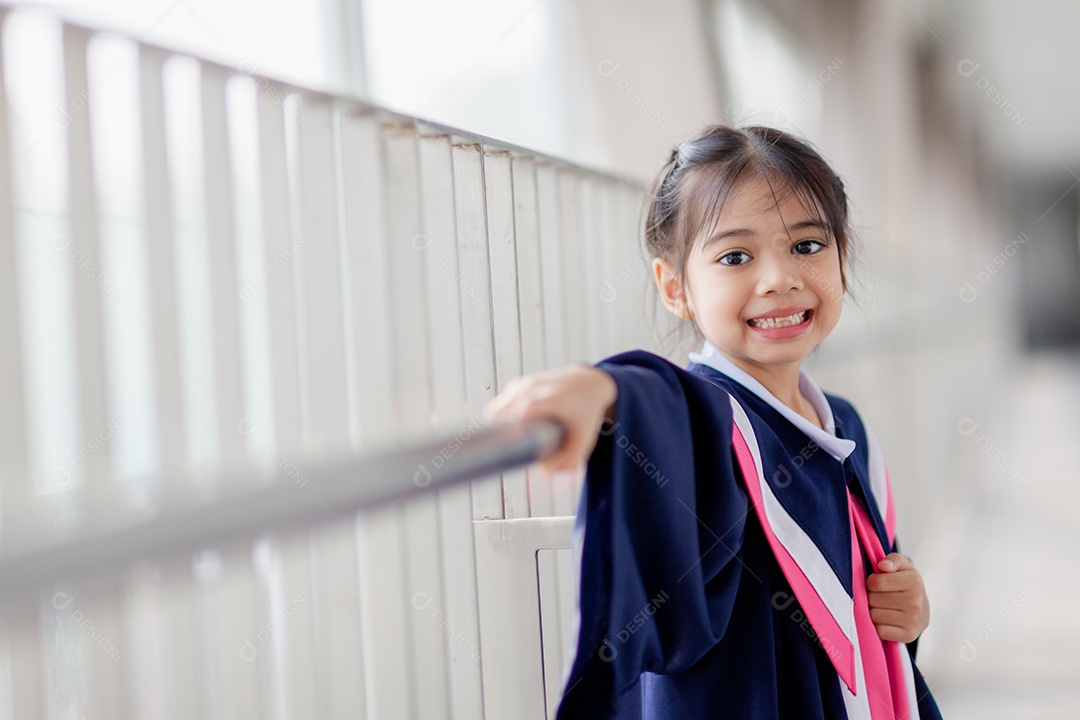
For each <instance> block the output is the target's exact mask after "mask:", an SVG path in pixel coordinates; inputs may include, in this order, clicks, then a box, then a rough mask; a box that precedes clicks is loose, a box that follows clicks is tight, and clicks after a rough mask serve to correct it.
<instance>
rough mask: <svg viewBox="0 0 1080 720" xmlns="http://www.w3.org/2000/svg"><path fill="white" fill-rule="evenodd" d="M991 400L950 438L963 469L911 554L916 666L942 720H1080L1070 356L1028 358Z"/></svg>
mask: <svg viewBox="0 0 1080 720" xmlns="http://www.w3.org/2000/svg"><path fill="white" fill-rule="evenodd" d="M990 392H993V393H1000V397H999V398H997V399H995V401H994V402H993V405H994V406H995V407H997V408H998V409H999V410H1000V413H999V416H998V417H995V418H993V420H992V422H989V421H988V422H985V423H982V424H980V426H979V427H977V428H974V429H973V430H972V431H971V432H970V433H969V434H966V435H965V434H963V433H961V432H958V434H957V437H958V442H960V443H970V448H969V449H970V450H971V451H972V452H970V453H965V457H969V460H968V461H967V462H968V464H969V465H970V467H969V468H968V471H966V472H962V473H961V476H962V477H958V478H957V479H956V482H955V483H953V485H952V486H951V487H950V488H948V489H947V490H946V491H944V492H943V497H942V499H941V501H940V502H939V503H937V504H936V506H935V507H934V508H931V509H929V511H930V512H931V513H932V517H931V519H932V520H933V522H932V523H931V524H930V526H931V527H932V528H934V530H933V532H932V534H931V535H930V536H929V537H927V538H925V539H924V542H923V543H922V544H921V545H920V546H919V547H918V548H917V549H913V552H912V554H913V556H914V557H915V560H916V565H917V566H918V567H919V568H920V570H921V571H922V572H923V575H924V578H925V579H926V582H927V587H928V591H929V594H930V598H931V625H930V628H929V629H928V630H927V632H926V633H924V636H923V638H922V641H921V644H920V647H919V655H918V662H919V665H920V667H921V669H922V671H923V673H924V674H925V675H926V677H927V680H928V682H929V683H930V685H931V688H932V690H933V692H934V694H935V697H937V699H938V703H939V705H940V706H941V710H942V714H943V715H944V717H945V718H947V720H968V719H969V718H970V719H972V720H974V719H975V718H979V719H982V718H1002V719H1005V718H1024V719H1025V720H1027V719H1029V718H1038V719H1043V718H1045V719H1056V718H1080V355H1077V354H1068V353H1051V354H1041V355H1036V356H1033V357H1032V358H1031V359H1030V360H1029V361H1028V362H1027V363H1026V365H1025V366H1022V367H1021V368H1019V372H1017V373H1016V374H1015V378H1014V382H1012V383H1010V386H1009V387H1002V388H992V389H990ZM966 429H968V430H971V428H966Z"/></svg>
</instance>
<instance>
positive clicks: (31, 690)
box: [0, 8, 47, 720]
mask: <svg viewBox="0 0 1080 720" xmlns="http://www.w3.org/2000/svg"><path fill="white" fill-rule="evenodd" d="M6 20H7V11H6V10H5V9H3V8H0V62H2V61H3V60H4V56H5V51H6V44H5V42H4V39H5V38H4V31H5V29H6V25H5V22H6ZM8 108H9V105H8V94H7V85H6V82H5V78H4V74H3V73H0V337H3V338H6V341H5V342H4V343H0V396H2V397H4V398H7V401H6V402H4V403H3V405H2V406H0V466H2V472H3V478H4V484H3V503H2V504H0V532H3V533H4V534H5V535H6V534H7V533H8V532H10V531H11V529H12V528H13V527H14V526H15V525H16V524H17V523H19V522H20V521H22V520H24V519H25V518H24V515H25V514H26V513H27V512H28V511H29V510H30V504H31V503H32V502H33V497H32V482H33V481H32V479H31V475H30V472H29V470H30V453H29V438H28V437H27V432H26V428H27V425H28V418H27V413H26V396H25V394H24V392H23V386H24V383H25V382H26V380H25V376H24V374H23V358H22V347H23V334H22V322H21V318H20V305H21V298H20V292H19V290H20V283H19V273H18V272H17V268H18V266H19V257H18V250H17V247H16V237H15V220H14V215H13V211H12V202H11V195H12V182H13V178H12V170H13V167H12V155H11V133H10V123H9V115H8ZM4 552H5V554H6V553H7V551H6V550H5V551H4ZM40 604H41V603H40V601H37V600H35V601H33V602H31V603H29V604H28V605H27V606H26V607H24V608H22V609H21V610H19V611H18V612H16V613H12V614H9V615H6V616H5V617H4V618H3V619H2V624H0V718H4V720H13V719H14V718H23V717H44V715H45V707H44V701H45V694H46V692H47V688H46V680H45V661H44V657H43V653H42V650H43V647H44V646H43V643H42V634H41V629H40V619H39V605H40Z"/></svg>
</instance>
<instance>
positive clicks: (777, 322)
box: [746, 308, 814, 340]
mask: <svg viewBox="0 0 1080 720" xmlns="http://www.w3.org/2000/svg"><path fill="white" fill-rule="evenodd" d="M813 319H814V311H813V310H811V309H809V308H806V309H798V308H780V309H778V310H774V311H772V312H770V313H767V314H765V315H762V316H760V317H756V318H751V319H749V320H747V321H746V323H747V325H749V326H750V327H751V328H753V329H754V330H756V331H757V332H758V334H759V335H761V336H762V337H764V338H767V339H769V340H786V339H788V338H793V337H798V336H800V335H802V334H803V333H804V332H807V331H808V330H809V329H810V323H811V322H813Z"/></svg>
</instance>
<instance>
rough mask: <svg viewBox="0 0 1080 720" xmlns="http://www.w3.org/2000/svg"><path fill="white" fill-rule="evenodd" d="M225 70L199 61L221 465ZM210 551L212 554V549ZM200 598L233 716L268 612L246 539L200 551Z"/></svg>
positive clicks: (233, 379)
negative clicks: (252, 644) (244, 652)
mask: <svg viewBox="0 0 1080 720" xmlns="http://www.w3.org/2000/svg"><path fill="white" fill-rule="evenodd" d="M230 75H231V72H230V71H228V70H227V69H225V68H222V67H221V66H219V65H216V64H213V63H208V62H204V63H202V64H201V66H200V80H201V83H200V87H201V94H200V99H201V110H202V146H203V162H202V167H203V177H202V184H203V188H204V189H205V194H204V204H205V210H206V239H207V259H208V263H209V267H208V268H207V276H208V278H209V281H210V297H211V303H212V304H211V307H212V309H213V319H212V328H213V329H212V332H211V343H212V346H213V350H212V353H213V354H212V357H213V373H214V382H213V387H214V419H215V421H216V439H217V449H218V457H217V463H216V466H217V467H218V468H221V469H222V470H224V471H225V472H226V473H234V472H237V471H239V470H240V469H242V468H243V467H244V466H245V465H246V464H248V463H249V462H250V461H249V460H248V451H247V444H246V441H245V437H244V435H243V433H242V432H241V430H240V427H239V424H240V422H241V420H242V419H243V418H244V396H243V392H244V376H243V355H242V352H241V337H242V332H241V326H240V308H239V302H240V287H239V282H238V277H239V272H238V260H237V256H238V246H237V241H236V237H237V233H236V229H237V220H236V204H235V201H234V196H233V170H232V162H231V158H232V155H231V152H230V142H229V128H228V113H227V108H226V92H225V85H226V83H227V82H228V80H229V77H230ZM215 555H216V556H215ZM204 562H205V565H206V566H207V567H209V568H212V569H211V570H207V571H206V572H205V574H204V585H203V589H204V595H203V600H204V606H205V607H206V608H207V611H208V613H209V614H208V616H207V621H208V623H209V625H208V630H209V636H210V638H211V644H210V646H209V648H208V653H207V662H208V668H207V669H208V671H209V676H210V678H212V679H211V680H210V683H211V684H210V687H209V690H210V697H211V698H212V701H211V703H209V706H208V708H207V710H208V712H209V713H210V714H211V715H212V716H217V717H236V716H237V714H240V713H243V712H244V710H245V708H250V707H251V705H252V704H253V703H257V702H258V700H259V697H260V695H259V666H258V664H257V663H252V662H243V661H242V660H241V658H240V657H239V655H238V653H239V648H241V647H242V646H243V645H244V643H245V642H246V641H250V638H252V637H256V636H257V635H258V632H259V629H260V625H261V624H262V623H261V622H260V621H262V619H263V618H264V617H265V616H266V615H267V614H268V613H267V611H266V607H265V605H266V600H265V598H264V597H263V596H262V595H261V593H259V589H258V581H257V579H256V577H255V569H254V567H253V565H252V559H251V548H250V546H241V547H230V548H227V549H224V550H223V551H222V552H221V553H220V555H217V554H213V553H210V554H207V556H206V557H205V558H204Z"/></svg>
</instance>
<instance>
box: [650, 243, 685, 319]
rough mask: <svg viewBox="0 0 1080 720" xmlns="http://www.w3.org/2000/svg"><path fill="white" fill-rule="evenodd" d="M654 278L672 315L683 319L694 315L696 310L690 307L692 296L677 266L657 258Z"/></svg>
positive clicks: (654, 263)
mask: <svg viewBox="0 0 1080 720" xmlns="http://www.w3.org/2000/svg"><path fill="white" fill-rule="evenodd" d="M652 269H653V279H655V280H656V287H657V289H658V290H659V291H660V299H661V300H663V301H664V307H666V308H667V309H668V310H669V311H670V312H671V314H672V315H674V316H675V317H678V318H682V319H683V320H689V319H690V318H692V317H694V310H693V308H692V307H690V298H689V296H688V295H687V294H686V292H685V290H684V288H683V284H682V282H681V281H680V280H679V275H678V273H677V272H675V268H674V267H673V266H672V265H671V263H669V262H668V261H667V260H664V259H663V258H656V259H654V260H653V262H652Z"/></svg>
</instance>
